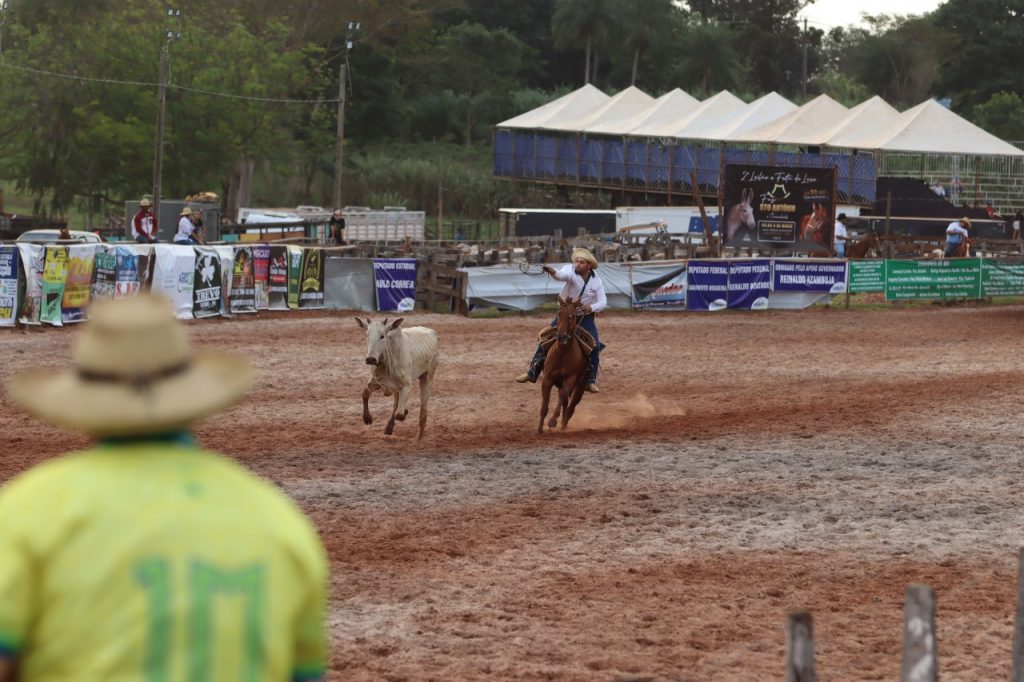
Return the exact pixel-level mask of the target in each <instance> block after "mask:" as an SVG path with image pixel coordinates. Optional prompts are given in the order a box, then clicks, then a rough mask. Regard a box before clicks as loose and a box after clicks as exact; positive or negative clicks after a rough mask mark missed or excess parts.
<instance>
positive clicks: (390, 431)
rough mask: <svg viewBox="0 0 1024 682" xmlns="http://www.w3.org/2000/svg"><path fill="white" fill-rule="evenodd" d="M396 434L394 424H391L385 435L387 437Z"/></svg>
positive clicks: (385, 430)
mask: <svg viewBox="0 0 1024 682" xmlns="http://www.w3.org/2000/svg"><path fill="white" fill-rule="evenodd" d="M394 432H395V425H394V424H389V425H388V427H387V428H386V429H384V435H385V436H390V435H391V434H393V433H394Z"/></svg>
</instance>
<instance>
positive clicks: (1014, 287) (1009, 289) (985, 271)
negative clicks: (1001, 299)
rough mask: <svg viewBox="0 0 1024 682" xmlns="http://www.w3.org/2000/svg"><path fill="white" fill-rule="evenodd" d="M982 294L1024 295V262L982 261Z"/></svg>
mask: <svg viewBox="0 0 1024 682" xmlns="http://www.w3.org/2000/svg"><path fill="white" fill-rule="evenodd" d="M981 295H982V296H1021V295H1024V263H998V262H996V261H994V260H983V261H981Z"/></svg>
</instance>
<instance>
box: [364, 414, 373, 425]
mask: <svg viewBox="0 0 1024 682" xmlns="http://www.w3.org/2000/svg"><path fill="white" fill-rule="evenodd" d="M363 423H364V424H372V423H373V417H371V416H370V415H368V414H364V415H363Z"/></svg>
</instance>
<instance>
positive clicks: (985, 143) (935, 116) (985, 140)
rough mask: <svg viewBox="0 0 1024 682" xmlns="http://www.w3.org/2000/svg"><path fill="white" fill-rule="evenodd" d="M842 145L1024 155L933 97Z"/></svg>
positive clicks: (969, 153)
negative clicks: (886, 123) (880, 126)
mask: <svg viewBox="0 0 1024 682" xmlns="http://www.w3.org/2000/svg"><path fill="white" fill-rule="evenodd" d="M830 144H832V143H831V142H830ZM843 146H847V147H853V148H856V149H878V150H883V151H894V152H896V151H900V152H919V153H924V154H966V155H972V156H973V155H981V156H1024V151H1021V150H1020V149H1017V148H1016V147H1014V146H1013V145H1011V144H1009V143H1006V142H1003V141H1002V140H1000V139H999V138H998V137H996V136H995V135H992V134H991V133H987V132H985V131H984V130H982V129H981V128H979V127H978V126H976V125H974V124H973V123H971V122H970V121H968V120H966V119H963V118H961V117H960V116H957V115H956V114H955V113H953V112H952V111H950V110H949V109H947V108H946V107H944V106H942V105H941V104H939V103H938V102H936V101H935V100H931V99H930V100H927V101H925V102H922V103H921V104H918V105H917V106H916V107H914V108H913V109H907V110H906V111H904V112H903V113H902V114H900V115H899V116H896V117H895V118H894V119H893V120H892V121H891V122H890V123H889V125H887V126H883V127H882V128H881V129H878V130H876V131H875V132H873V133H871V132H866V133H865V134H864V135H863V136H861V137H859V138H855V137H851V138H848V139H846V140H844V145H843Z"/></svg>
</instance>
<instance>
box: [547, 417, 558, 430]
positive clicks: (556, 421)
mask: <svg viewBox="0 0 1024 682" xmlns="http://www.w3.org/2000/svg"><path fill="white" fill-rule="evenodd" d="M557 424H558V420H557V419H552V420H551V421H549V422H548V426H549V427H550V428H552V429H553V428H555V426H556V425H557Z"/></svg>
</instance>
